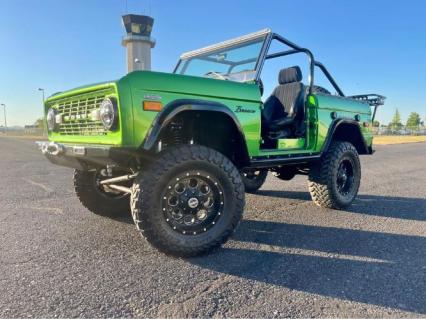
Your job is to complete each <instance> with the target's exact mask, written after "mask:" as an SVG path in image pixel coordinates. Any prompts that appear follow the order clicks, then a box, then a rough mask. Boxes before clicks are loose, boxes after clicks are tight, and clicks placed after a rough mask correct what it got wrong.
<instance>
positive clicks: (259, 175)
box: [241, 169, 268, 193]
mask: <svg viewBox="0 0 426 319" xmlns="http://www.w3.org/2000/svg"><path fill="white" fill-rule="evenodd" d="M267 176H268V170H266V169H260V170H253V172H250V173H249V172H247V171H244V170H243V171H242V172H241V179H242V180H243V183H244V187H245V190H246V192H247V193H255V192H256V191H257V190H258V189H259V188H261V187H262V185H263V184H264V183H265V180H266V177H267Z"/></svg>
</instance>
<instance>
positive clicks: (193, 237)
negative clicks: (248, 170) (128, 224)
mask: <svg viewBox="0 0 426 319" xmlns="http://www.w3.org/2000/svg"><path fill="white" fill-rule="evenodd" d="M131 205H132V216H133V219H134V221H135V224H136V226H137V228H138V229H139V230H140V231H141V233H142V235H143V236H144V237H145V238H146V239H147V240H148V241H149V242H150V243H151V244H152V245H153V246H154V247H156V248H157V249H159V250H161V251H162V252H165V253H167V254H171V255H176V256H183V257H188V256H195V255H200V254H203V253H207V252H209V251H210V250H212V249H214V248H216V247H218V246H220V245H221V244H223V243H224V242H225V241H226V240H227V239H228V238H229V236H230V235H231V234H232V233H233V232H234V230H235V228H236V226H237V225H238V223H239V221H240V219H241V216H242V214H243V210H244V185H243V183H242V181H241V177H240V174H239V172H238V170H237V169H236V167H235V166H234V165H233V164H232V163H231V162H230V161H229V160H228V159H227V158H226V157H225V156H223V155H222V154H220V153H218V152H216V151H214V150H212V149H209V148H206V147H203V146H196V145H191V146H189V145H185V146H179V147H175V148H173V149H169V150H166V151H164V152H163V153H161V154H159V157H158V158H157V159H156V160H155V161H154V162H153V163H152V164H151V165H150V166H149V167H147V168H146V170H144V171H143V172H141V173H140V174H139V176H138V177H137V178H136V180H135V182H134V184H133V189H132V196H131Z"/></svg>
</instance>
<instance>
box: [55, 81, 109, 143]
mask: <svg viewBox="0 0 426 319" xmlns="http://www.w3.org/2000/svg"><path fill="white" fill-rule="evenodd" d="M109 93H111V90H109V89H106V90H101V91H97V92H95V93H91V94H90V95H89V94H85V95H77V96H74V97H72V98H69V99H64V100H59V101H57V102H55V105H56V107H55V108H56V111H57V114H60V115H61V117H62V123H61V124H59V134H61V135H84V136H93V135H96V136H98V135H106V134H107V131H106V130H105V129H104V127H103V125H102V122H101V121H99V120H98V121H97V120H93V119H92V111H94V110H96V109H99V106H100V104H101V102H102V100H103V99H104V98H105V96H106V95H107V94H109Z"/></svg>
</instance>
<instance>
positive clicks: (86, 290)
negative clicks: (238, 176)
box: [0, 138, 426, 318]
mask: <svg viewBox="0 0 426 319" xmlns="http://www.w3.org/2000/svg"><path fill="white" fill-rule="evenodd" d="M362 169H363V171H362V175H363V177H362V182H361V189H360V194H359V197H358V199H357V200H356V201H355V202H354V205H353V206H352V207H350V208H349V209H348V210H346V211H334V210H329V209H323V208H320V207H316V206H314V205H313V203H312V202H311V201H310V197H309V193H308V192H307V185H306V184H307V181H306V177H304V176H297V177H296V178H295V179H293V180H292V181H289V182H284V181H280V180H278V179H276V178H274V177H273V176H269V177H268V180H267V182H266V183H265V185H264V186H263V188H262V189H261V190H260V191H259V192H258V194H256V195H247V198H246V201H247V204H246V209H245V216H244V220H243V221H242V222H241V224H240V227H239V228H238V230H237V232H236V234H235V236H234V237H233V238H232V239H231V240H230V241H229V242H228V243H227V244H226V245H225V246H224V247H223V248H222V249H220V250H218V251H217V252H215V253H213V254H210V255H208V256H205V257H198V258H191V259H176V258H171V257H167V256H165V255H164V254H161V253H159V252H157V251H156V250H154V249H153V248H151V247H150V246H149V245H148V243H146V242H145V241H144V240H142V238H141V237H140V235H139V234H138V233H137V232H136V230H135V228H134V226H133V224H132V223H131V221H130V218H129V217H128V216H123V218H121V219H119V220H113V219H108V218H102V217H99V216H96V215H93V214H91V213H90V212H88V211H87V210H86V209H84V208H83V207H82V206H81V205H80V204H79V202H78V200H77V199H76V197H75V195H74V193H73V187H72V170H71V169H67V168H62V167H59V166H54V165H52V164H50V163H49V162H48V161H47V160H45V159H44V157H43V156H42V155H41V154H40V153H39V152H38V150H37V148H36V146H35V145H34V143H33V142H31V141H25V140H17V139H11V138H0V238H1V240H0V317H3V318H10V317H39V318H40V317H43V318H50V317H87V318H93V317H144V318H145V317H211V316H214V317H416V316H419V317H424V316H426V143H416V144H405V145H389V146H382V147H377V152H376V154H375V155H373V156H364V157H362Z"/></svg>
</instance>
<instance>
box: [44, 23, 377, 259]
mask: <svg viewBox="0 0 426 319" xmlns="http://www.w3.org/2000/svg"><path fill="white" fill-rule="evenodd" d="M271 45H274V47H275V49H274V50H272V47H271ZM276 48H281V49H278V50H277V49H276ZM293 54H304V55H306V56H307V58H308V65H309V67H308V68H307V69H308V71H307V73H309V74H308V81H307V83H306V85H304V84H303V82H302V72H301V69H300V67H299V66H293V67H289V68H284V69H282V70H279V69H277V70H276V71H274V73H275V74H276V76H277V77H278V82H277V83H276V84H274V86H276V87H275V89H273V90H272V94H271V95H270V96H269V97H267V98H265V99H264V102H263V101H262V94H263V83H262V81H261V75H262V68H263V66H264V64H265V63H268V61H269V60H271V59H277V58H282V57H287V56H290V55H293ZM316 70H320V71H321V72H322V73H323V75H324V76H325V78H326V79H327V80H328V81H329V82H330V84H331V86H332V87H333V88H334V90H335V91H336V93H335V94H334V95H332V94H331V93H330V92H329V91H327V90H326V89H324V88H322V87H319V86H316V85H314V74H315V71H316ZM271 89H272V88H271ZM383 102H384V97H383V96H380V95H377V94H366V95H357V96H345V95H344V94H343V92H342V90H341V89H340V88H339V86H338V85H337V84H336V82H335V81H334V79H333V77H332V76H331V75H330V73H329V72H328V71H327V69H326V68H325V67H324V65H322V64H321V63H320V62H318V61H316V60H315V59H314V56H313V54H312V52H311V51H310V50H308V49H305V48H303V47H300V46H298V45H296V44H294V43H293V42H290V41H288V40H287V39H285V38H283V37H282V36H280V35H278V34H276V33H273V32H271V30H269V29H266V30H262V31H259V32H256V33H252V34H249V35H245V36H242V37H239V38H236V39H233V40H229V41H225V42H222V43H219V44H215V45H211V46H208V47H205V48H202V49H199V50H195V51H192V52H189V53H185V54H183V55H182V56H181V58H180V60H179V62H178V64H177V66H176V68H175V69H174V71H173V73H159V72H151V71H135V72H131V73H129V74H127V75H126V76H124V77H123V78H121V79H119V80H118V81H114V82H108V83H102V84H97V85H91V86H85V87H80V88H77V89H74V90H71V91H66V92H61V93H58V94H54V95H53V96H51V97H49V98H48V99H47V100H46V102H45V114H46V122H47V127H48V131H49V132H48V135H49V141H48V142H39V146H40V148H41V150H42V152H43V154H45V156H46V157H47V158H48V159H49V160H50V161H51V162H52V163H54V164H58V165H63V166H67V167H71V168H74V169H75V172H74V186H75V191H76V194H77V197H78V198H79V200H80V201H81V203H82V204H83V205H84V206H85V207H86V208H87V209H89V210H90V211H92V212H93V213H95V214H99V215H103V216H110V217H112V216H118V215H125V214H126V213H131V215H132V217H133V220H134V222H135V224H136V227H137V229H138V230H139V231H140V232H141V233H142V235H143V236H144V237H145V238H146V239H147V240H148V241H149V242H150V243H151V244H152V245H153V246H155V247H156V248H158V249H159V250H161V251H163V252H165V253H168V254H172V255H176V256H194V255H198V254H202V253H205V252H208V251H210V250H211V249H213V248H215V247H218V246H220V245H221V244H222V243H224V242H225V241H226V240H227V239H228V238H229V237H230V235H231V234H232V233H233V232H234V230H235V228H236V227H237V225H238V223H239V221H240V219H241V217H242V214H243V211H244V204H245V200H244V194H245V191H247V192H254V191H256V190H257V189H259V188H260V187H261V186H262V184H263V183H264V181H265V178H266V176H267V173H268V171H271V172H272V173H273V175H275V176H276V177H277V178H279V179H282V180H290V179H292V178H293V177H294V176H295V175H298V174H301V175H308V180H309V182H308V187H309V191H310V193H311V196H312V200H313V201H314V203H315V204H317V205H320V206H323V207H328V208H333V209H341V208H345V207H347V206H348V205H350V204H351V202H352V201H353V200H354V198H355V197H356V195H357V192H358V188H359V185H360V179H361V167H360V161H359V157H358V155H360V154H361V155H364V154H372V153H373V148H372V139H373V137H372V133H371V127H372V120H373V119H374V115H375V112H376V109H377V106H378V105H382V104H383ZM372 107H373V112H372V110H371V108H372Z"/></svg>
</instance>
